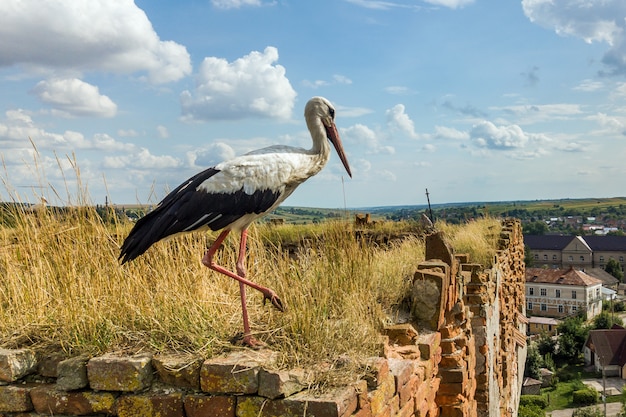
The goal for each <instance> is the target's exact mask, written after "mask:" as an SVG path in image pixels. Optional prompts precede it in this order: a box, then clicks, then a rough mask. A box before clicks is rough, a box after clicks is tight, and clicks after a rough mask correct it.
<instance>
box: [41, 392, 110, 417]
mask: <svg viewBox="0 0 626 417" xmlns="http://www.w3.org/2000/svg"><path fill="white" fill-rule="evenodd" d="M30 398H31V400H32V402H33V406H34V408H35V410H36V411H37V412H38V413H40V414H46V415H49V414H70V415H79V416H80V415H87V414H97V413H102V414H113V411H114V409H115V395H113V394H112V393H110V392H91V391H82V392H65V391H58V390H56V389H55V388H53V387H52V386H51V385H46V386H41V387H37V388H33V390H32V391H31V392H30Z"/></svg>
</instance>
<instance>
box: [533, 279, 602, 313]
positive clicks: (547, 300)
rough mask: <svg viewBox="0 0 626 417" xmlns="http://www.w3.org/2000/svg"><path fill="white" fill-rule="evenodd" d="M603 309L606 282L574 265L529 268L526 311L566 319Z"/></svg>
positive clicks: (598, 311)
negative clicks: (563, 267)
mask: <svg viewBox="0 0 626 417" xmlns="http://www.w3.org/2000/svg"><path fill="white" fill-rule="evenodd" d="M581 311H582V312H585V313H586V314H587V319H592V318H593V317H595V316H597V315H598V314H600V312H601V311H602V281H601V280H599V279H597V278H594V277H592V276H590V275H588V274H586V273H585V272H583V271H579V270H576V269H574V268H572V267H570V268H569V269H566V270H565V269H547V268H526V314H527V315H528V316H530V317H532V316H541V317H553V318H563V317H568V316H573V315H576V314H578V313H579V312H581Z"/></svg>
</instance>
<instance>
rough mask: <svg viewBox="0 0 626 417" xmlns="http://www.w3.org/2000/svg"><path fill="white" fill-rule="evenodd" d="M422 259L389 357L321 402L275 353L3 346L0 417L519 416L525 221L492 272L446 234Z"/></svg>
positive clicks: (510, 224)
mask: <svg viewBox="0 0 626 417" xmlns="http://www.w3.org/2000/svg"><path fill="white" fill-rule="evenodd" d="M426 259H427V261H425V262H422V263H421V264H419V265H418V266H417V271H416V273H415V276H414V279H413V296H412V317H413V319H414V322H413V323H412V324H411V323H405V324H399V325H395V326H390V327H389V328H387V329H385V336H384V337H383V340H384V354H383V355H382V356H381V357H377V358H371V359H370V360H368V361H367V362H366V363H364V364H363V366H364V368H365V370H366V372H365V377H364V378H363V379H362V380H361V381H359V382H358V383H356V384H353V385H350V386H346V387H340V388H336V389H335V390H333V391H330V392H327V393H325V394H323V395H316V394H315V393H311V392H309V391H307V389H306V387H307V377H306V371H304V370H284V371H275V370H272V369H275V368H274V367H273V366H271V364H272V362H273V360H274V358H275V356H276V355H274V354H273V352H269V351H239V352H233V353H230V354H228V355H225V356H223V357H217V358H211V359H208V360H205V359H203V358H200V357H195V356H188V355H183V356H163V355H160V356H153V355H150V354H142V355H134V356H120V355H113V354H109V355H104V356H100V357H95V358H88V357H82V356H81V357H74V358H69V359H68V358H64V357H60V356H57V355H51V356H48V357H38V355H36V354H35V353H34V352H33V351H31V350H29V349H12V350H9V349H0V417H38V416H50V415H55V416H68V415H83V416H120V417H131V416H132V417H143V416H160V417H201V416H211V417H236V416H238V417H257V416H267V417H278V416H282V417H289V416H303V415H306V416H309V417H310V416H317V417H349V416H354V417H387V416H389V417H391V416H399V417H410V416H417V417H426V416H429V417H436V416H441V417H453V416H454V417H456V416H469V417H474V416H476V417H478V416H481V417H482V416H490V417H496V416H498V417H499V416H516V415H517V406H518V403H519V393H520V390H521V382H522V375H523V366H524V362H525V359H526V339H525V336H524V335H525V332H526V325H527V320H526V318H525V315H524V308H525V303H524V263H523V259H524V244H523V237H522V232H521V227H520V224H519V222H517V221H503V230H502V233H501V235H500V241H499V247H498V251H497V254H496V256H495V259H494V263H493V266H492V267H491V268H490V269H484V268H483V267H482V266H481V265H478V264H473V263H471V260H470V259H468V256H467V255H461V254H455V253H454V252H453V251H452V250H451V249H450V248H449V247H447V246H446V244H445V243H444V242H443V240H442V239H441V237H440V236H439V235H438V234H432V235H430V236H428V237H427V245H426ZM413 324H415V325H413ZM416 328H417V329H418V330H416Z"/></svg>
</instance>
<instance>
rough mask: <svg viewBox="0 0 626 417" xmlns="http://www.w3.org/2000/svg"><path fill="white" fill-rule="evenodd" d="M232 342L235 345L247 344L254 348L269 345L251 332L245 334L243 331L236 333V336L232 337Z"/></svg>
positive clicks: (246, 345)
mask: <svg viewBox="0 0 626 417" xmlns="http://www.w3.org/2000/svg"><path fill="white" fill-rule="evenodd" d="M231 343H232V344H233V345H238V346H245V347H248V348H250V349H254V350H259V349H263V348H265V347H267V344H265V343H263V342H261V341H260V340H259V339H257V338H256V337H254V336H252V335H251V334H248V335H245V336H244V335H243V333H238V334H237V335H235V337H233V338H232V339H231Z"/></svg>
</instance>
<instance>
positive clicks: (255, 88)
mask: <svg viewBox="0 0 626 417" xmlns="http://www.w3.org/2000/svg"><path fill="white" fill-rule="evenodd" d="M277 60H278V50H277V49H276V48H274V47H271V46H268V47H267V48H265V50H264V51H263V52H257V51H253V52H251V53H250V54H248V55H246V56H244V57H242V58H239V59H237V60H235V61H234V62H232V63H230V62H228V61H227V60H225V59H223V58H216V57H207V58H205V59H204V61H203V62H202V65H201V66H200V69H199V73H198V75H197V77H196V88H195V90H194V91H192V92H190V91H187V90H185V91H183V92H182V94H181V96H180V101H181V106H182V113H183V115H182V118H183V120H186V121H203V120H214V119H243V118H246V117H271V118H280V119H289V118H290V117H291V112H292V110H293V107H294V101H295V98H296V92H295V90H294V89H293V88H292V87H291V84H290V83H289V80H288V79H287V77H286V76H285V68H284V67H282V66H281V65H273V64H274V62H276V61H277Z"/></svg>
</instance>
